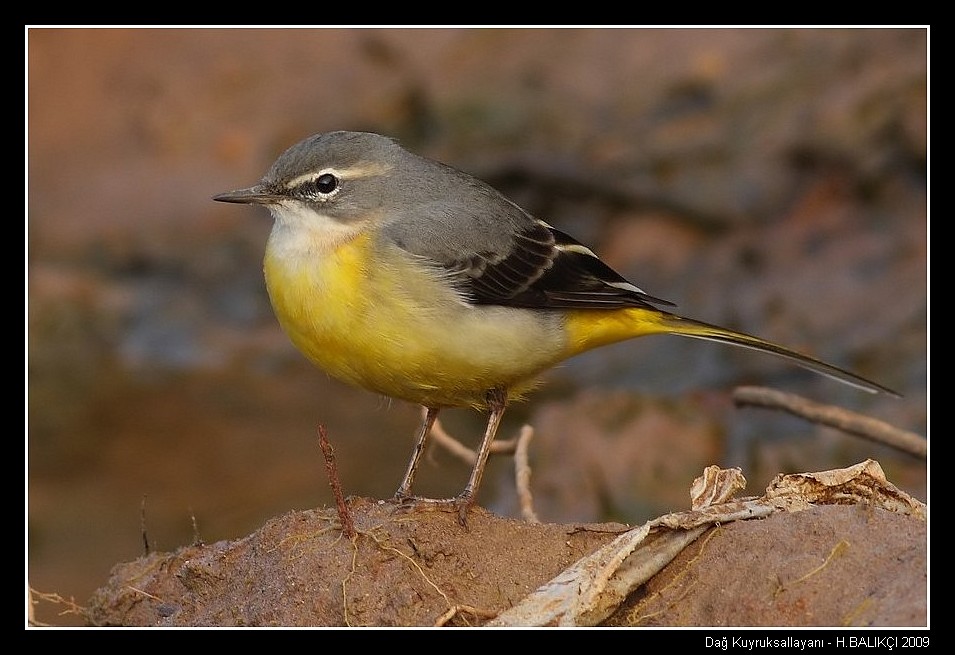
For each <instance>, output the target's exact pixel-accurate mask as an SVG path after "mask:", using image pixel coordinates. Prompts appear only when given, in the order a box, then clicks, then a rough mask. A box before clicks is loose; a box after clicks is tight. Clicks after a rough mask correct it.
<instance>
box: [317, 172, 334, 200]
mask: <svg viewBox="0 0 955 655" xmlns="http://www.w3.org/2000/svg"><path fill="white" fill-rule="evenodd" d="M315 188H316V189H317V190H318V192H319V193H322V194H326V195H327V194H329V193H331V192H332V191H334V190H335V189H337V188H338V178H337V177H335V176H334V175H332V174H331V173H322V174H321V175H319V176H318V177H317V178H315Z"/></svg>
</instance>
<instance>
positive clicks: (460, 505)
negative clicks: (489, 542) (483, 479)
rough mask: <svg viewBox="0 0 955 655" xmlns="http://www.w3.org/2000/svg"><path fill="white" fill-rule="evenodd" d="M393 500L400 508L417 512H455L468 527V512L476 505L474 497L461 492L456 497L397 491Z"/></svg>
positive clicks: (461, 522)
mask: <svg viewBox="0 0 955 655" xmlns="http://www.w3.org/2000/svg"><path fill="white" fill-rule="evenodd" d="M392 502H394V503H395V504H397V506H398V508H399V509H402V510H408V511H416V512H453V513H456V514H457V515H458V523H460V524H461V525H462V526H463V527H465V528H466V527H468V512H470V511H471V507H473V506H474V498H473V497H472V496H470V495H465V494H461V495H460V496H456V497H454V498H422V497H421V496H412V495H409V494H402V493H396V494H395V495H394V498H392Z"/></svg>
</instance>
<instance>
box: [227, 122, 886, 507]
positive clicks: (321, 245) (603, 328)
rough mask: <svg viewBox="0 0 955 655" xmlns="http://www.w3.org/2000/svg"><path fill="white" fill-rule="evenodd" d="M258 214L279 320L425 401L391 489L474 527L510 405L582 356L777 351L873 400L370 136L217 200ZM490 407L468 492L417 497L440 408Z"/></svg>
mask: <svg viewBox="0 0 955 655" xmlns="http://www.w3.org/2000/svg"><path fill="white" fill-rule="evenodd" d="M213 199H214V200H216V201H219V202H227V203H240V204H248V205H261V206H265V207H267V208H268V209H269V211H270V213H271V216H272V219H273V223H272V230H271V233H270V235H269V237H268V241H267V244H266V247H265V257H264V263H263V271H264V275H265V282H266V288H267V291H268V295H269V298H270V301H271V304H272V308H273V310H274V313H275V315H276V317H277V319H278V322H279V324H280V325H281V327H282V328H283V330H284V331H285V333H286V334H287V336H288V337H289V339H290V340H291V342H292V343H293V344H294V345H295V346H296V347H297V348H298V350H300V351H301V352H302V353H303V354H304V355H305V357H306V358H308V359H309V360H311V362H313V363H314V364H316V365H317V366H318V367H319V368H321V369H324V370H325V371H326V372H327V373H328V374H330V375H331V376H332V377H334V378H337V379H338V380H341V381H343V382H345V383H348V384H350V385H354V386H357V387H361V388H364V389H367V390H370V391H372V392H375V393H378V394H381V395H384V396H387V397H390V398H397V399H401V400H405V401H409V402H411V403H417V404H419V405H422V406H423V407H424V408H425V412H423V414H424V418H423V421H422V423H421V425H420V427H418V429H417V432H416V434H415V441H414V449H413V452H412V456H411V459H410V461H409V463H408V467H407V470H406V472H405V474H404V477H403V478H402V480H401V483H400V485H399V486H398V489H397V491H396V493H395V495H394V500H396V501H398V502H399V503H404V504H409V505H416V504H418V503H427V504H433V505H437V506H439V507H445V508H448V509H450V510H452V511H457V513H458V516H459V519H460V522H461V523H462V524H466V520H467V515H468V512H469V510H470V509H471V507H472V506H473V505H474V503H475V500H476V496H477V492H478V489H479V488H480V484H481V478H482V475H483V472H484V468H485V464H486V462H487V458H488V454H489V452H490V448H491V443H492V442H493V440H494V438H495V435H496V433H497V430H498V426H499V425H500V422H501V418H502V416H503V414H504V411H505V409H506V407H507V405H508V403H510V402H511V401H514V400H517V399H520V398H523V397H524V396H525V395H526V394H527V393H528V392H530V391H531V390H532V389H533V388H534V387H535V386H536V385H537V384H538V380H539V377H540V375H541V374H542V373H543V372H545V371H546V370H548V369H550V368H551V367H553V366H555V365H556V364H558V363H560V362H562V361H564V360H566V359H568V358H571V357H573V356H575V355H578V354H580V353H583V352H585V351H589V350H592V349H594V348H598V347H601V346H606V345H609V344H612V343H616V342H620V341H624V340H628V339H632V338H636V337H642V336H647V335H653V334H672V335H679V336H683V337H690V338H694V339H704V340H710V341H716V342H720V343H724V344H730V345H733V346H740V347H743V348H749V349H753V350H757V351H762V352H765V353H770V354H772V355H776V356H779V357H782V358H785V359H788V360H790V361H792V362H795V363H796V364H798V365H801V366H803V367H805V368H808V369H810V370H813V371H815V372H817V373H821V374H824V375H827V376H829V377H831V378H834V379H836V380H839V381H841V382H844V383H847V384H849V385H852V386H854V387H857V388H859V389H862V390H865V391H868V392H872V393H888V394H890V395H896V396H897V395H898V394H897V393H896V392H894V391H892V390H891V389H889V388H887V387H884V386H882V385H880V384H877V383H875V382H872V381H870V380H867V379H865V378H863V377H861V376H859V375H856V374H854V373H851V372H849V371H847V370H844V369H842V368H839V367H837V366H834V365H832V364H828V363H826V362H823V361H821V360H819V359H816V358H814V357H811V356H809V355H805V354H802V353H799V352H797V351H795V350H792V349H790V348H787V347H785V346H782V345H778V344H776V343H772V342H770V341H767V340H764V339H761V338H759V337H756V336H752V335H749V334H746V333H743V332H738V331H735V330H731V329H727V328H723V327H719V326H717V325H712V324H709V323H705V322H702V321H698V320H695V319H691V318H686V317H683V316H680V315H677V314H675V313H672V311H671V310H670V309H668V308H671V307H674V304H673V303H671V302H669V301H666V300H663V299H661V298H656V297H654V296H651V295H649V294H647V293H646V292H644V291H643V290H642V289H640V288H638V287H637V286H635V285H634V284H632V283H631V282H630V281H628V280H627V279H625V278H624V277H623V276H622V275H620V274H619V273H617V272H616V271H615V270H613V269H612V268H611V267H610V266H609V265H607V264H606V263H604V262H603V261H602V260H601V259H600V258H599V257H598V256H597V255H596V254H595V253H594V252H593V251H592V250H591V249H590V248H588V247H587V246H585V245H583V244H582V243H580V242H578V241H577V240H575V239H574V238H573V237H571V236H570V235H568V234H566V233H564V232H562V231H561V230H559V229H557V228H555V227H554V226H552V225H549V224H548V223H546V222H544V221H543V220H540V219H538V218H536V217H535V216H533V215H532V214H531V213H529V212H527V211H525V210H524V209H522V208H521V207H520V206H518V205H517V204H516V203H514V202H513V201H511V200H510V199H508V198H507V197H506V196H504V195H503V194H501V193H500V192H498V191H497V190H496V189H494V188H493V187H491V186H490V185H488V184H487V183H485V182H483V181H481V180H479V179H477V178H475V177H473V176H471V175H469V174H467V173H465V172H463V171H460V170H458V169H456V168H453V167H451V166H448V165H446V164H444V163H441V162H439V161H436V160H433V159H429V158H426V157H423V156H420V155H418V154H415V153H413V152H411V151H409V150H407V149H405V148H404V147H402V146H401V145H400V144H399V143H398V141H397V140H395V139H393V138H390V137H387V136H383V135H380V134H376V133H372V132H352V131H334V132H326V133H320V134H316V135H313V136H311V137H308V138H306V139H304V140H303V141H301V142H299V143H297V144H295V145H293V146H291V147H290V148H288V149H287V150H286V151H285V152H284V153H283V154H281V155H280V156H279V157H278V158H277V159H276V160H275V162H274V163H273V164H272V166H271V168H270V169H269V170H268V172H267V173H266V174H265V176H264V177H263V178H262V179H261V180H260V181H259V182H258V183H257V184H255V185H253V186H251V187H248V188H243V189H238V190H235V191H229V192H226V193H220V194H218V195H215V196H213ZM452 407H465V408H473V409H476V410H480V411H483V412H486V413H487V417H488V420H487V426H486V428H485V431H484V435H483V438H482V440H481V443H480V446H479V448H478V450H477V458H476V461H475V463H474V465H473V467H472V469H471V472H470V476H469V479H468V482H467V484H466V485H465V487H464V490H463V491H462V492H461V493H460V494H459V495H458V496H456V497H453V498H446V499H431V498H425V497H419V496H414V495H413V494H412V485H413V482H414V478H415V475H416V472H417V470H418V465H419V463H420V461H421V456H422V454H423V453H424V450H425V446H426V444H427V440H428V436H429V434H430V433H431V429H432V426H433V425H434V422H435V420H436V419H437V417H438V414H439V412H440V411H442V410H443V409H445V408H452Z"/></svg>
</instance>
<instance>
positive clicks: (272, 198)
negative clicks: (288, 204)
mask: <svg viewBox="0 0 955 655" xmlns="http://www.w3.org/2000/svg"><path fill="white" fill-rule="evenodd" d="M212 199H213V200H218V201H219V202H235V203H239V204H242V205H274V204H275V203H277V202H281V201H282V200H284V199H285V197H284V196H281V195H279V194H276V193H272V192H271V191H269V190H268V189H267V188H266V187H265V186H264V185H262V184H256V185H255V186H251V187H249V188H248V189H236V190H235V191H226V192H225V193H220V194H218V195H215V196H212Z"/></svg>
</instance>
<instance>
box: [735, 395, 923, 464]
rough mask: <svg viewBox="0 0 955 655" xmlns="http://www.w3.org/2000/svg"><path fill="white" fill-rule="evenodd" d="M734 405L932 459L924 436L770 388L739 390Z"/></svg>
mask: <svg viewBox="0 0 955 655" xmlns="http://www.w3.org/2000/svg"><path fill="white" fill-rule="evenodd" d="M733 401H734V402H735V403H736V405H737V406H743V405H753V406H756V407H769V408H772V409H782V410H784V411H786V412H789V413H790V414H793V415H795V416H799V417H800V418H804V419H806V420H809V421H812V422H813V423H819V424H820V425H827V426H829V427H833V428H836V429H839V430H842V431H843V432H847V433H849V434H854V435H856V436H859V437H864V438H866V439H869V440H870V441H875V442H877V443H881V444H884V445H887V446H891V447H893V448H895V449H897V450H901V451H902V452H906V453H908V454H910V455H914V456H915V457H919V458H921V459H926V458H927V457H928V442H927V441H926V440H925V438H923V437H922V436H921V435H919V434H916V433H915V432H909V431H908V430H900V429H899V428H896V427H894V426H892V425H889V424H888V423H885V422H883V421H880V420H878V419H874V418H871V417H868V416H862V415H861V414H857V413H855V412H851V411H849V410H847V409H843V408H841V407H833V406H832V405H823V404H821V403H816V402H813V401H811V400H807V399H806V398H803V397H801V396H797V395H795V394H791V393H785V392H782V391H777V390H775V389H768V388H766V387H739V388H737V389H736V390H735V391H734V392H733Z"/></svg>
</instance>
